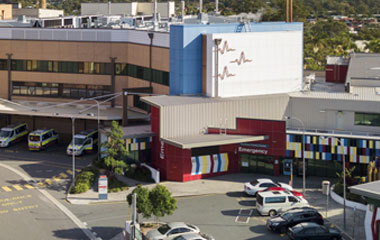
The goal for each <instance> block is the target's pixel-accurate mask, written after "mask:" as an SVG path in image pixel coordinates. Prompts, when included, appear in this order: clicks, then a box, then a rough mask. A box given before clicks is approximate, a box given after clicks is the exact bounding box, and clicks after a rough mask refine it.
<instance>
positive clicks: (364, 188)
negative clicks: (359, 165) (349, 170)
mask: <svg viewBox="0 0 380 240" xmlns="http://www.w3.org/2000/svg"><path fill="white" fill-rule="evenodd" d="M348 188H349V189H350V192H352V193H354V194H357V195H360V196H364V197H369V198H372V199H376V200H380V192H379V189H380V180H378V181H374V182H369V183H363V184H359V185H355V186H352V187H348Z"/></svg>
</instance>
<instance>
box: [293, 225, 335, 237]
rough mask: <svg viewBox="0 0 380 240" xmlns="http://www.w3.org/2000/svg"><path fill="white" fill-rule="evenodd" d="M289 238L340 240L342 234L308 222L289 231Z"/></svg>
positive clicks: (333, 229)
mask: <svg viewBox="0 0 380 240" xmlns="http://www.w3.org/2000/svg"><path fill="white" fill-rule="evenodd" d="M287 235H288V238H289V239H291V240H299V239H310V240H313V239H318V240H324V239H326V240H340V239H342V233H341V232H340V231H339V230H338V229H336V228H330V227H327V226H323V225H319V224H317V223H313V222H308V223H300V224H297V225H295V226H294V227H291V228H289V229H288V233H287Z"/></svg>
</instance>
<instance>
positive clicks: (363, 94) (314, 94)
mask: <svg viewBox="0 0 380 240" xmlns="http://www.w3.org/2000/svg"><path fill="white" fill-rule="evenodd" d="M289 96H290V97H293V98H309V99H312V98H316V99H326V100H353V101H375V102H377V101H380V95H379V94H376V91H375V88H367V89H366V88H362V89H361V90H360V89H357V90H356V92H353V93H346V92H323V91H320V92H319V91H303V92H292V93H289Z"/></svg>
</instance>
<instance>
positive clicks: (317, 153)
mask: <svg viewBox="0 0 380 240" xmlns="http://www.w3.org/2000/svg"><path fill="white" fill-rule="evenodd" d="M319 155H320V154H319V152H316V153H315V159H317V160H319Z"/></svg>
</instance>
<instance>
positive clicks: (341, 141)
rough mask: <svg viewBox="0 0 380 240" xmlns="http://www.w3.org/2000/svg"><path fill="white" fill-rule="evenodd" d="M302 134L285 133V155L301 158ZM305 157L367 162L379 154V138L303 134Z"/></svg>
mask: <svg viewBox="0 0 380 240" xmlns="http://www.w3.org/2000/svg"><path fill="white" fill-rule="evenodd" d="M302 138H303V136H302V135H296V134H287V135H286V156H287V157H295V158H302ZM304 142H305V152H304V154H305V158H306V159H315V160H337V161H342V159H343V158H345V159H346V161H350V162H352V163H364V164H367V163H368V162H369V161H370V160H374V159H375V158H376V157H378V156H379V154H380V140H368V139H356V138H338V137H321V136H311V135H305V136H304Z"/></svg>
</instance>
